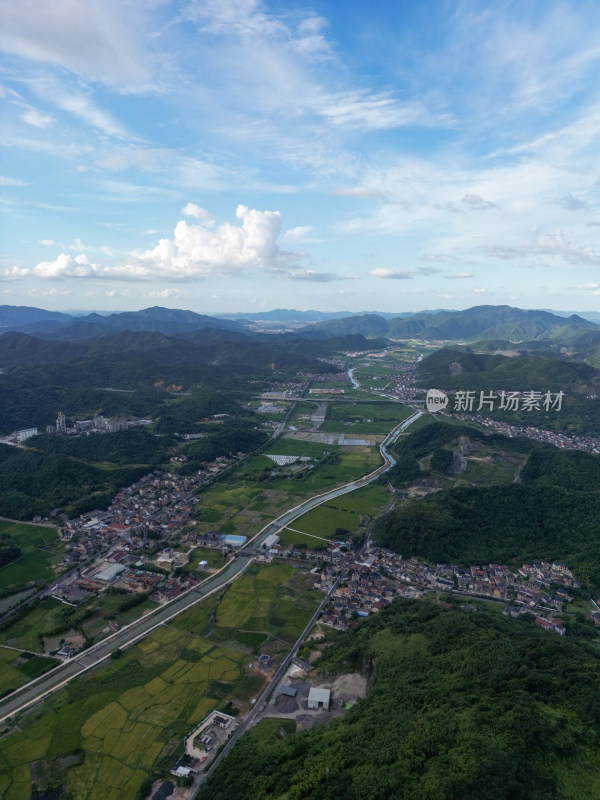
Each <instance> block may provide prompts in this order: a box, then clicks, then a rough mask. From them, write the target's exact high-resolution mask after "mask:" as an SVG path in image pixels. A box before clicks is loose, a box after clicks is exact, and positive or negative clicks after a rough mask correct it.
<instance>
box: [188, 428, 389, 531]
mask: <svg viewBox="0 0 600 800" xmlns="http://www.w3.org/2000/svg"><path fill="white" fill-rule="evenodd" d="M357 451H358V452H357ZM269 452H272V453H274V454H277V455H299V456H308V457H309V458H313V459H315V461H314V462H311V466H312V468H309V467H307V466H302V465H301V468H300V471H298V472H293V471H289V470H288V469H286V468H283V469H282V468H279V467H277V465H276V464H275V463H274V462H273V461H271V460H270V459H268V458H267V457H266V456H265V455H260V456H257V457H256V458H255V459H253V460H252V461H251V462H250V463H249V464H247V465H244V467H242V468H240V469H239V470H237V471H235V472H234V473H232V475H230V476H229V477H228V481H227V483H226V482H225V481H221V482H219V483H217V484H215V485H214V486H211V487H209V488H208V489H206V490H205V491H204V492H202V493H201V494H200V495H199V518H198V525H197V530H198V531H199V532H200V531H210V530H215V529H218V530H219V531H222V532H223V533H236V534H241V535H242V536H248V537H252V536H254V535H255V534H256V533H258V531H259V530H260V529H261V528H262V527H264V525H266V524H267V522H270V521H271V520H272V519H273V518H274V517H277V516H278V515H279V514H281V513H283V511H285V510H286V509H287V508H289V507H290V506H292V505H294V504H296V503H299V502H300V501H301V500H302V499H303V498H305V497H311V496H312V495H314V494H320V493H322V492H325V491H327V490H329V489H332V488H334V487H335V486H339V485H341V484H343V483H347V482H348V481H351V480H354V479H355V478H358V477H361V476H362V475H365V474H367V473H368V472H371V471H372V470H374V469H376V468H377V467H378V466H379V465H380V464H381V455H380V454H379V451H378V448H377V447H369V448H367V447H353V448H344V447H338V446H335V445H323V444H318V443H314V442H305V441H300V440H294V439H286V438H281V439H279V440H278V441H277V442H276V443H275V444H273V445H272V446H271V448H270V450H269ZM293 466H294V467H295V466H296V465H293Z"/></svg>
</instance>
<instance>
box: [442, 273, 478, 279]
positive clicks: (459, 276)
mask: <svg viewBox="0 0 600 800" xmlns="http://www.w3.org/2000/svg"><path fill="white" fill-rule="evenodd" d="M447 277H448V278H473V277H475V276H474V275H473V273H472V272H457V273H456V275H448V276H447Z"/></svg>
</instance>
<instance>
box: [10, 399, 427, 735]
mask: <svg viewBox="0 0 600 800" xmlns="http://www.w3.org/2000/svg"><path fill="white" fill-rule="evenodd" d="M422 413H423V412H422V411H416V412H415V413H414V414H413V415H412V416H410V417H409V418H408V419H406V420H404V422H402V423H401V424H400V425H397V426H396V427H395V428H394V430H393V431H392V432H391V433H390V434H388V436H387V437H386V439H385V441H384V442H382V443H381V445H380V452H381V455H382V457H383V459H384V464H383V465H382V466H381V467H378V468H377V469H376V470H374V471H373V472H371V473H369V474H368V475H365V476H364V477H362V478H360V479H359V480H356V481H352V482H351V483H348V484H345V485H344V486H339V487H337V488H336V489H332V490H331V491H329V492H325V493H323V494H320V495H315V496H314V497H311V498H309V499H308V500H305V501H304V502H302V503H299V504H298V505H297V506H295V507H294V508H292V509H290V510H288V511H286V512H285V513H284V514H282V515H281V516H279V517H277V519H275V520H273V521H272V522H270V523H268V524H267V525H265V527H264V528H263V529H262V530H261V531H259V532H258V533H257V534H256V536H254V537H253V538H252V539H251V540H250V541H249V542H248V543H247V544H246V545H245V546H244V548H243V549H242V550H240V552H239V554H238V557H237V558H235V559H234V560H233V561H231V562H230V563H229V564H227V565H226V566H225V567H224V568H223V569H222V570H221V571H220V572H219V573H218V574H217V575H215V576H213V577H211V578H209V579H207V580H206V581H205V582H203V583H202V584H201V585H200V586H196V587H194V588H193V589H190V590H188V591H187V592H185V593H184V594H182V595H180V596H179V597H178V598H177V599H175V600H173V601H172V602H170V603H168V604H166V605H164V606H161V608H159V609H156V610H155V611H152V612H151V613H150V614H147V615H146V616H144V617H141V618H140V619H138V620H135V621H134V622H132V623H131V624H130V625H128V626H126V627H124V628H122V629H121V630H120V631H118V632H117V633H114V634H112V636H109V637H107V638H106V639H103V640H102V641H101V642H99V643H98V644H97V645H94V646H93V647H90V648H89V649H88V650H85V651H84V652H83V653H81V654H80V655H78V656H77V657H74V658H72V659H70V660H69V661H66V662H64V663H63V664H60V665H59V666H57V667H55V668H54V669H52V670H50V672H47V673H46V674H45V675H42V676H41V677H39V678H36V679H35V680H33V681H30V682H29V683H27V684H25V686H21V687H20V688H19V689H16V690H15V691H14V692H12V693H11V694H9V695H6V697H4V698H2V699H0V722H2V721H3V720H5V719H6V718H7V717H10V716H12V715H13V714H16V713H17V712H18V711H21V710H22V709H24V708H26V707H28V706H30V705H32V704H33V703H35V702H36V701H38V700H40V699H41V698H43V697H45V696H46V695H48V694H50V693H51V692H54V691H56V690H57V689H59V688H61V687H62V686H64V685H65V684H66V683H68V682H69V681H70V680H72V679H73V678H74V677H76V676H77V675H80V674H81V673H82V672H85V671H86V670H89V669H92V668H93V667H96V666H97V665H98V664H99V663H101V662H102V661H104V660H105V659H107V658H109V657H110V654H111V653H112V652H113V650H116V649H123V648H125V647H129V646H130V645H132V644H134V643H135V642H137V641H138V640H139V639H141V638H143V637H144V636H147V635H148V634H149V633H150V632H151V631H153V630H155V629H156V628H158V627H159V626H160V625H163V624H164V623H165V622H168V621H169V620H170V619H172V618H173V617H174V616H176V615H177V614H180V613H181V612H182V611H184V610H185V609H187V608H189V607H190V606H192V605H194V604H195V603H198V602H199V601H200V600H202V599H203V598H204V597H207V596H208V595H209V594H212V593H213V592H215V591H217V590H218V589H220V588H221V587H222V586H223V585H225V584H226V583H229V582H231V581H232V580H234V579H235V578H236V577H237V576H238V575H239V574H240V573H241V572H242V571H243V570H244V569H245V568H246V566H247V564H248V562H249V559H251V558H252V557H253V556H254V555H255V554H256V552H257V551H258V550H259V548H260V546H261V545H262V543H263V542H264V540H265V539H266V538H267V536H269V535H270V534H271V533H277V532H278V531H280V530H281V529H282V528H284V527H286V526H287V525H289V523H290V522H292V521H293V520H294V519H296V518H297V517H300V516H302V514H305V513H306V512H307V511H310V510H311V509H312V508H316V506H319V505H321V504H322V503H326V502H328V501H329V500H332V499H334V498H336V497H340V495H343V494H347V493H348V492H352V491H354V490H355V489H360V488H361V487H363V486H367V485H368V484H369V483H372V482H373V481H374V480H377V478H379V476H380V475H382V474H383V473H384V472H386V471H387V470H388V469H390V468H391V467H392V466H394V464H395V463H396V461H395V459H394V457H393V456H392V455H391V454H390V453H389V452H388V450H387V448H388V447H389V446H390V445H391V444H392V443H393V442H394V441H395V439H396V437H397V436H398V435H399V434H400V433H401V432H402V431H403V430H405V429H406V428H407V427H408V426H409V425H410V424H411V423H412V422H414V421H415V420H416V419H418V418H419V417H420V416H421V415H422Z"/></svg>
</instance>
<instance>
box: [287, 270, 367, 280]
mask: <svg viewBox="0 0 600 800" xmlns="http://www.w3.org/2000/svg"><path fill="white" fill-rule="evenodd" d="M288 277H289V279H290V280H292V281H312V282H314V283H330V282H331V281H345V280H351V279H352V277H353V276H352V275H338V274H337V273H336V272H317V271H316V270H314V269H303V270H298V271H297V272H293V271H292V272H289V273H288Z"/></svg>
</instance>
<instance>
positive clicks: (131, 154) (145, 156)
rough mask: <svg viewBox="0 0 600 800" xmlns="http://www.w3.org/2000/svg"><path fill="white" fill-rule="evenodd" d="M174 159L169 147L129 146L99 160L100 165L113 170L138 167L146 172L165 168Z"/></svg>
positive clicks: (118, 170)
mask: <svg viewBox="0 0 600 800" xmlns="http://www.w3.org/2000/svg"><path fill="white" fill-rule="evenodd" d="M171 159H172V152H171V150H168V149H167V148H164V147H162V148H156V149H154V150H153V149H143V148H133V147H132V148H128V149H125V150H119V151H118V152H116V153H112V154H111V155H109V156H106V157H105V158H102V159H100V161H98V162H97V164H98V166H99V167H103V168H104V169H108V170H112V171H113V172H123V170H126V169H129V168H130V167H136V168H137V169H141V170H143V171H145V172H155V171H156V170H158V169H161V168H164V167H165V166H166V165H167V164H168V162H170V161H171Z"/></svg>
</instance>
